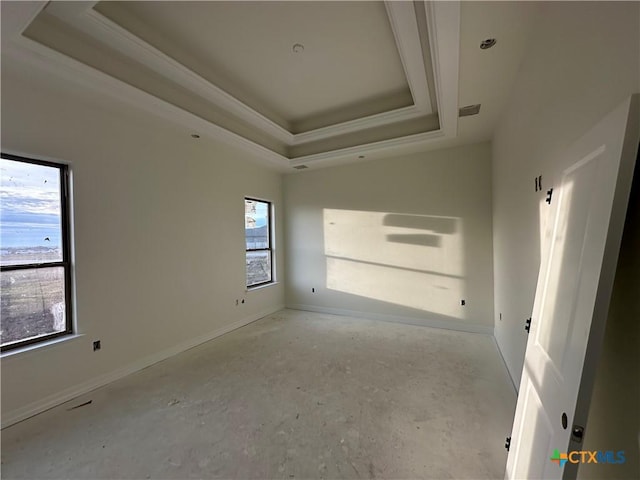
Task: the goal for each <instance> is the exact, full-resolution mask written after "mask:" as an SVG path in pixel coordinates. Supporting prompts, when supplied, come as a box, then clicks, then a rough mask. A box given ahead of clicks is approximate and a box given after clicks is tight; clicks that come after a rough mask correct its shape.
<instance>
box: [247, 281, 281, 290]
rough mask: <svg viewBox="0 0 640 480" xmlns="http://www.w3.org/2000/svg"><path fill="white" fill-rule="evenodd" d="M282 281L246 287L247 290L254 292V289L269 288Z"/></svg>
mask: <svg viewBox="0 0 640 480" xmlns="http://www.w3.org/2000/svg"><path fill="white" fill-rule="evenodd" d="M279 284H280V282H271V283H265V284H264V285H257V286H255V287H247V288H246V289H245V292H253V291H254V290H260V289H262V288H269V287H272V286H274V285H279Z"/></svg>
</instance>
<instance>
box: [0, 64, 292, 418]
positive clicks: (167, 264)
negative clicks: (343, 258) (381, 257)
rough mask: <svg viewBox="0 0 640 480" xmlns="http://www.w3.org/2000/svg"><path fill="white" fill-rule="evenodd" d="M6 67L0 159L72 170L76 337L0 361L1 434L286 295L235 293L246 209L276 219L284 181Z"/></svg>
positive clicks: (149, 120) (215, 147)
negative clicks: (262, 204)
mask: <svg viewBox="0 0 640 480" xmlns="http://www.w3.org/2000/svg"><path fill="white" fill-rule="evenodd" d="M6 66H7V64H6V63H5V60H4V58H3V70H2V149H3V151H5V152H10V153H19V154H23V155H27V156H33V157H36V158H54V159H59V160H62V161H64V162H69V163H70V165H71V170H72V175H73V206H74V219H73V220H74V222H73V223H74V231H75V234H74V247H75V260H74V265H75V284H76V303H75V307H76V317H77V325H78V331H79V332H80V333H82V334H83V335H84V336H81V337H79V338H77V339H75V340H71V341H66V342H63V343H61V344H58V345H56V346H54V347H48V348H40V349H37V350H35V351H32V352H28V353H20V354H16V355H11V356H5V357H4V358H3V359H2V418H3V423H5V424H6V423H7V422H10V421H12V420H15V419H19V418H20V417H22V416H25V415H28V414H31V413H34V412H37V411H38V410H39V409H41V408H43V407H46V406H50V405H52V404H55V403H57V402H59V401H60V400H64V399H67V398H69V397H70V396H72V395H73V394H74V392H78V391H80V390H83V389H87V388H91V387H92V386H95V385H97V384H100V383H104V382H105V381H108V380H110V379H113V378H115V377H117V376H119V375H122V374H124V373H128V372H129V371H131V370H135V369H137V368H140V367H143V366H145V365H146V364H148V363H150V362H153V361H155V360H158V359H160V358H162V357H164V356H167V355H170V354H173V353H177V352H178V351H180V350H182V349H184V348H186V347H188V346H190V345H193V344H194V343H197V342H199V341H203V340H205V339H207V338H210V337H211V336H212V335H214V334H216V333H219V332H221V331H224V330H225V329H229V328H233V327H235V326H239V325H241V324H243V323H246V322H248V321H250V320H254V319H256V318H258V317H260V316H262V315H264V314H266V313H270V312H271V311H274V310H276V309H279V308H281V306H282V305H283V304H284V289H283V284H282V283H280V284H278V285H275V286H269V287H266V288H263V289H260V290H255V291H251V292H245V288H244V285H245V272H244V268H245V267H244V265H245V259H244V202H243V197H244V196H245V195H252V196H256V197H260V198H265V199H269V200H272V201H273V202H274V205H275V208H276V215H280V214H281V213H282V200H281V193H282V192H281V181H282V177H281V175H280V174H279V173H276V172H272V171H269V170H266V169H264V168H261V167H259V166H257V165H256V164H254V163H251V162H249V161H248V160H247V158H246V156H244V155H243V154H241V153H238V152H237V151H236V152H234V151H232V150H231V149H228V148H226V147H224V146H221V145H219V144H217V143H215V142H213V141H209V140H207V139H205V138H201V139H200V140H197V141H196V140H194V139H192V138H191V137H190V133H191V132H188V131H184V129H181V128H179V127H175V128H174V127H172V126H171V125H168V124H166V123H162V122H160V121H156V120H155V119H154V118H153V117H152V116H149V115H147V114H144V113H138V112H136V111H135V110H134V109H121V108H118V111H119V112H120V113H115V111H116V109H111V108H110V107H109V105H108V104H104V103H98V101H99V100H97V99H96V100H95V101H94V99H93V95H92V94H91V92H90V91H88V90H87V91H85V90H83V89H80V88H77V87H72V88H75V89H76V91H75V92H74V93H73V94H70V93H68V92H69V87H66V86H65V87H62V86H61V84H59V83H58V81H57V80H56V79H55V77H49V76H47V77H46V78H45V76H44V74H43V73H42V72H38V71H35V70H34V71H31V70H29V69H28V68H24V67H21V66H19V65H16V66H15V67H16V68H6ZM11 71H13V72H22V73H12V74H9V72H11ZM100 102H102V101H100ZM277 243H278V244H279V245H282V230H281V228H278V230H277ZM278 253H279V255H278V259H279V262H278V267H279V272H282V271H283V265H284V262H283V257H284V252H283V251H280V252H278ZM281 276H282V275H281ZM281 279H282V278H281ZM242 298H245V299H246V303H245V304H244V305H243V304H240V306H236V305H235V300H236V299H242ZM97 339H100V340H101V341H102V349H101V350H100V351H98V352H95V353H94V352H93V351H92V342H93V340H97Z"/></svg>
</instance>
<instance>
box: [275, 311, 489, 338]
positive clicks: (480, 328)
mask: <svg viewBox="0 0 640 480" xmlns="http://www.w3.org/2000/svg"><path fill="white" fill-rule="evenodd" d="M287 308H290V309H292V310H304V311H307V312H318V313H329V314H332V315H343V316H347V317H357V318H368V319H371V320H382V321H384V322H393V323H404V324H408V325H418V326H422V327H433V328H443V329H445V330H455V331H458V332H467V333H482V334H486V335H491V336H493V326H491V325H476V324H472V323H467V322H463V321H462V320H438V319H435V318H427V317H425V318H418V317H404V316H400V315H389V314H386V313H372V312H361V311H358V310H346V309H343V308H330V307H320V306H317V305H300V304H293V305H287Z"/></svg>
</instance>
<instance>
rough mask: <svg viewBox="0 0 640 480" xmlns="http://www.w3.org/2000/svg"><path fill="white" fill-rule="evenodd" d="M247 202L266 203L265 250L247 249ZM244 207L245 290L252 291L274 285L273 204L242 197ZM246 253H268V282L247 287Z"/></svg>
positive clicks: (267, 201)
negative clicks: (266, 238)
mask: <svg viewBox="0 0 640 480" xmlns="http://www.w3.org/2000/svg"><path fill="white" fill-rule="evenodd" d="M247 200H248V201H250V202H260V203H266V204H267V235H268V240H269V246H268V247H267V248H247V237H246V234H247V224H246V204H247ZM244 205H245V222H244V223H245V225H244V229H245V240H244V246H245V282H244V283H245V287H246V289H247V290H252V289H254V288H259V287H263V286H265V285H270V284H272V283H275V267H274V254H273V250H274V249H273V202H270V201H269V200H263V199H260V198H255V197H244ZM248 252H269V266H270V272H269V280H268V281H266V282H260V283H254V284H251V285H249V284H248V283H247V281H248V278H247V272H246V259H247V253H248Z"/></svg>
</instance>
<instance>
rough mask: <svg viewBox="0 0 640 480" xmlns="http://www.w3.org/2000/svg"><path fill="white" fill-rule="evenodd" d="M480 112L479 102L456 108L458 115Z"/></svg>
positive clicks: (463, 115) (464, 115)
mask: <svg viewBox="0 0 640 480" xmlns="http://www.w3.org/2000/svg"><path fill="white" fill-rule="evenodd" d="M478 113H480V104H479V103H478V104H476V105H467V106H466V107H461V108H460V109H459V110H458V116H459V117H468V116H469V115H477V114H478Z"/></svg>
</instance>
